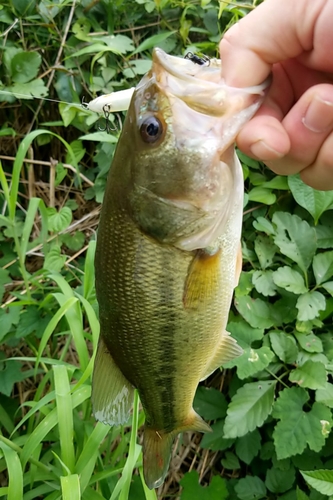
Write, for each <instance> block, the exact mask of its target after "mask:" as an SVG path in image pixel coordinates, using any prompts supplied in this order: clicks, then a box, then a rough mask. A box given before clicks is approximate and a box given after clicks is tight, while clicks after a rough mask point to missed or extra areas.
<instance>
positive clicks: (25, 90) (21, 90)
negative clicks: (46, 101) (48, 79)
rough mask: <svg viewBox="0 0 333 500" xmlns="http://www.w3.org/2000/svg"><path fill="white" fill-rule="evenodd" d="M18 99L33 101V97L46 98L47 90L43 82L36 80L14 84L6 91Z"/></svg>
mask: <svg viewBox="0 0 333 500" xmlns="http://www.w3.org/2000/svg"><path fill="white" fill-rule="evenodd" d="M7 90H8V91H9V92H11V93H12V94H13V95H14V96H15V97H17V98H18V99H34V98H35V97H46V96H47V95H48V93H49V89H48V88H47V87H46V85H45V84H44V82H43V80H41V79H40V78H37V79H36V80H31V82H27V83H14V85H12V86H11V87H8V89H7Z"/></svg>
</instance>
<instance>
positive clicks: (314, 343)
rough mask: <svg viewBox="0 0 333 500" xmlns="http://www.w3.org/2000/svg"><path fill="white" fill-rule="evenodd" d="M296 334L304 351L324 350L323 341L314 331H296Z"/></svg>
mask: <svg viewBox="0 0 333 500" xmlns="http://www.w3.org/2000/svg"><path fill="white" fill-rule="evenodd" d="M294 335H295V337H296V339H297V341H298V342H299V344H300V346H301V347H302V349H304V351H307V352H323V343H322V341H321V340H320V338H319V337H317V335H315V334H314V333H312V332H310V333H299V332H294Z"/></svg>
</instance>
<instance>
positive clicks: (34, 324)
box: [15, 305, 51, 339]
mask: <svg viewBox="0 0 333 500" xmlns="http://www.w3.org/2000/svg"><path fill="white" fill-rule="evenodd" d="M50 319H51V316H50V315H49V314H46V315H44V314H43V312H42V311H41V310H40V309H39V308H38V307H36V306H33V305H30V306H29V307H27V308H26V309H24V310H23V311H22V314H21V316H20V321H19V324H18V325H17V328H16V332H15V337H16V338H18V339H19V338H23V337H26V336H27V335H31V334H32V333H35V334H36V336H37V337H41V336H42V334H43V332H44V330H45V328H46V326H47V324H48V323H49V321H50Z"/></svg>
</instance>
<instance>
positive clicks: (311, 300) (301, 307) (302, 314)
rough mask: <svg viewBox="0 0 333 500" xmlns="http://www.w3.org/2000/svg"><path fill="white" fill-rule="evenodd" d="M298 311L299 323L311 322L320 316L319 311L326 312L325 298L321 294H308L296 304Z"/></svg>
mask: <svg viewBox="0 0 333 500" xmlns="http://www.w3.org/2000/svg"><path fill="white" fill-rule="evenodd" d="M296 307H297V309H298V315H297V319H298V320H299V321H309V320H312V319H315V318H317V317H318V316H319V311H324V310H325V307H326V299H325V296H324V295H323V294H322V293H320V292H316V291H315V292H307V293H303V295H300V296H299V297H298V299H297V302H296Z"/></svg>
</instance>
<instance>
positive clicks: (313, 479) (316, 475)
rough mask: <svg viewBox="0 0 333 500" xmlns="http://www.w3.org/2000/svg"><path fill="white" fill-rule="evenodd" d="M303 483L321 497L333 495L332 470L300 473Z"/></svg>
mask: <svg viewBox="0 0 333 500" xmlns="http://www.w3.org/2000/svg"><path fill="white" fill-rule="evenodd" d="M300 473H301V474H302V476H303V477H304V479H305V481H306V482H307V483H308V484H309V485H310V486H312V488H314V489H315V490H317V491H319V492H320V493H322V494H323V495H333V470H324V469H323V470H313V471H306V472H305V471H304V472H303V471H300Z"/></svg>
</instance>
